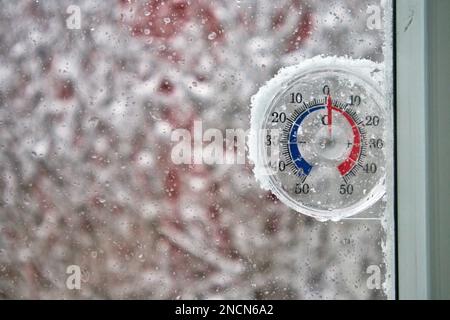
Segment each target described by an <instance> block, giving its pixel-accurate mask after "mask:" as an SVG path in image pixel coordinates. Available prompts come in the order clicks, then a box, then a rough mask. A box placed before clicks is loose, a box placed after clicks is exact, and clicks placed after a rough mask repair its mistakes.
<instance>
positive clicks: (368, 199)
mask: <svg viewBox="0 0 450 320" xmlns="http://www.w3.org/2000/svg"><path fill="white" fill-rule="evenodd" d="M381 69H382V67H381V65H379V64H377V63H374V62H372V61H367V60H354V59H349V58H337V57H328V58H325V57H316V58H313V59H310V60H306V61H304V62H303V63H301V64H300V65H296V66H291V67H287V68H284V69H282V70H281V71H280V72H279V73H278V74H277V75H276V76H275V77H274V78H273V79H272V80H270V81H269V82H268V83H267V84H266V85H265V86H263V87H262V88H261V89H260V90H259V91H258V93H257V94H256V95H255V96H254V97H253V98H252V123H251V134H250V139H249V147H250V159H251V160H252V161H253V162H254V163H255V169H254V172H255V176H256V178H257V179H258V180H259V181H260V183H261V185H262V187H264V188H265V189H268V190H270V191H272V193H273V194H275V195H276V196H277V197H278V199H279V200H280V201H282V202H283V203H284V204H286V205H287V206H289V207H291V208H292V209H294V210H296V211H298V212H300V213H303V214H306V215H309V216H312V217H315V218H317V219H319V220H339V219H342V218H346V217H349V216H353V215H355V214H358V213H360V212H362V211H364V210H365V209H367V208H369V207H370V206H372V205H373V204H374V203H375V202H377V201H378V200H379V199H380V198H381V197H382V196H383V195H384V194H385V192H386V190H385V175H386V154H385V150H386V148H385V145H386V143H385V140H386V139H385V137H386V136H387V134H386V130H387V128H388V125H387V120H386V106H385V104H386V102H385V99H384V97H383V94H382V92H383V88H382V79H383V76H384V74H383V72H382V70H381Z"/></svg>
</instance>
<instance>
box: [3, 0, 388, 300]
mask: <svg viewBox="0 0 450 320" xmlns="http://www.w3.org/2000/svg"><path fill="white" fill-rule="evenodd" d="M391 16H392V8H391V2H390V1H384V0H345V1H329V0H314V1H312V0H311V1H309V0H281V1H256V0H242V1H239V0H236V1H225V0H223V1H203V0H199V1H188V0H173V1H157V0H155V1H132V0H129V1H118V0H117V1H93V0H84V1H25V0H24V1H6V2H4V3H2V10H1V11H0V30H1V31H0V149H1V152H0V298H42V299H56V298H100V299H108V298H118V299H120V298H126V299H131V298H142V299H206V298H208V299H213V298H228V299H275V298H276V299H386V298H393V297H394V292H393V283H394V274H393V267H394V266H393V261H394V259H393V258H392V255H393V249H394V248H393V241H392V237H393V233H392V225H393V213H392V201H393V198H392V188H391V185H392V183H393V181H392V179H393V178H392V176H393V175H392V171H389V170H391V169H390V167H391V166H392V159H393V153H392V148H391V144H392V136H389V135H388V136H386V137H385V138H386V141H385V142H386V148H387V151H386V154H387V159H386V161H387V163H386V164H385V165H386V167H387V168H388V169H387V172H388V175H387V180H386V188H387V194H386V196H385V197H384V198H383V199H382V200H380V201H378V202H377V203H375V204H374V205H373V206H371V207H370V208H369V209H367V210H365V211H364V212H362V213H361V214H359V215H356V216H353V217H351V218H346V219H342V220H340V221H334V222H332V221H328V222H323V221H322V222H321V221H318V220H316V219H314V218H311V217H308V216H306V215H303V214H299V213H297V212H295V211H294V210H292V209H290V208H289V207H287V206H286V205H284V204H283V203H282V202H281V201H279V200H278V199H277V197H276V196H275V195H274V194H272V193H271V192H269V191H267V190H264V189H263V188H261V186H260V184H259V183H258V182H257V180H256V179H255V177H254V173H253V171H252V169H253V163H252V162H251V161H249V159H248V148H247V147H246V146H245V145H244V146H242V144H241V145H239V142H240V141H241V140H242V136H243V137H244V139H245V136H246V135H247V133H248V129H249V128H250V114H251V110H250V105H251V97H252V96H253V95H254V94H256V92H257V91H258V89H259V88H260V87H261V86H263V85H264V83H265V82H266V81H268V80H270V79H271V78H272V77H273V76H274V75H275V74H276V73H277V72H278V70H280V69H281V68H283V67H286V66H290V65H296V64H301V63H302V62H303V61H305V60H306V59H309V58H312V57H314V56H317V55H325V56H346V57H348V58H352V59H367V60H370V61H373V62H376V63H379V64H380V65H381V66H383V70H384V71H385V73H384V77H385V78H384V79H385V81H384V82H385V84H386V88H385V92H384V93H385V94H386V96H385V100H384V101H383V103H382V104H383V106H385V107H386V110H387V114H388V118H387V119H388V120H389V119H390V120H392V109H390V103H391V97H390V92H391V91H390V90H392V85H391V80H390V79H392V77H390V75H391V74H392V69H391V57H392V47H391V40H392V39H391V37H392V33H391V30H390V21H391ZM389 125H390V123H389ZM388 128H390V127H388ZM390 134H392V131H390ZM217 140H219V141H222V140H223V142H224V143H223V149H222V150H220V149H215V151H214V152H216V153H214V152H212V151H211V148H212V147H211V142H213V141H217ZM180 141H184V142H185V143H180ZM208 148H210V149H208ZM211 152H212V153H211ZM211 154H214V156H213V157H212V158H211V157H209V158H208V155H211ZM216 156H217V157H218V158H215V157H216ZM217 159H222V161H215V160H217ZM218 162H220V163H218Z"/></svg>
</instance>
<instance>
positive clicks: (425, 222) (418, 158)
mask: <svg viewBox="0 0 450 320" xmlns="http://www.w3.org/2000/svg"><path fill="white" fill-rule="evenodd" d="M426 8H427V2H426V1H424V0H397V1H396V13H395V14H396V29H397V30H396V40H397V50H396V64H397V70H396V78H397V81H396V83H397V92H396V94H397V104H396V106H397V110H396V112H397V115H396V116H397V232H398V234H397V238H398V241H397V253H398V266H397V270H398V274H397V277H398V297H399V298H400V299H428V298H430V272H429V271H430V266H429V250H428V248H429V235H428V230H429V218H428V214H429V212H428V198H427V190H428V182H427V181H428V179H427V172H428V162H427V130H428V129H427V94H428V93H427V87H428V86H427V82H428V76H427V74H428V70H427V63H426V60H427V39H426V30H427V29H426V24H427V19H426V16H427V12H426Z"/></svg>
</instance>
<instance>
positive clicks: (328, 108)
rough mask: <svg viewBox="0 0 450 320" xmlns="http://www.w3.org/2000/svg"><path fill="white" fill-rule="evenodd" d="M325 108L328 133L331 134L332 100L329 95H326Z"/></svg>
mask: <svg viewBox="0 0 450 320" xmlns="http://www.w3.org/2000/svg"><path fill="white" fill-rule="evenodd" d="M327 110H328V133H329V135H330V136H331V130H332V125H333V102H332V101H331V95H328V99H327Z"/></svg>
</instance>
